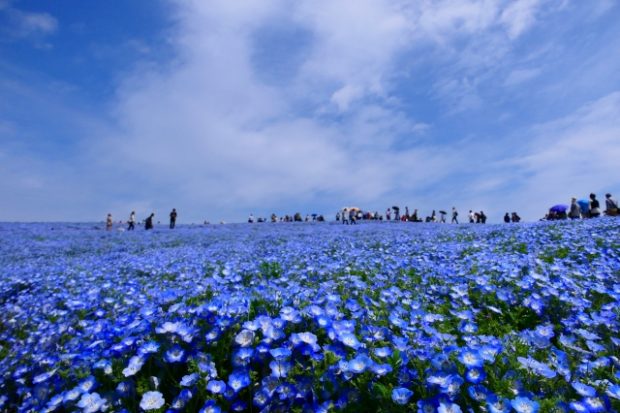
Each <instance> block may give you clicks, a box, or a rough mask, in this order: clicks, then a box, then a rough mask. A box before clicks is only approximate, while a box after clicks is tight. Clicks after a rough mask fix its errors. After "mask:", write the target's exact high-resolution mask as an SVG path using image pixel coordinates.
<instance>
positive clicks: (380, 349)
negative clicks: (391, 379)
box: [373, 347, 392, 358]
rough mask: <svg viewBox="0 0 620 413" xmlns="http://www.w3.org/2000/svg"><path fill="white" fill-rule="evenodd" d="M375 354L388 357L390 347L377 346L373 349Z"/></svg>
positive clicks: (390, 352)
mask: <svg viewBox="0 0 620 413" xmlns="http://www.w3.org/2000/svg"><path fill="white" fill-rule="evenodd" d="M373 352H374V353H375V356H377V357H380V358H385V357H390V356H391V355H392V349H390V348H389V347H377V348H376V349H374V350H373Z"/></svg>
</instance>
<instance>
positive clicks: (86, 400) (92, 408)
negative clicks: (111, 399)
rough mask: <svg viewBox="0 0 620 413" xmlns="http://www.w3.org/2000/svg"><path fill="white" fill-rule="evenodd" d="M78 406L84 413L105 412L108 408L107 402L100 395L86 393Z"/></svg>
mask: <svg viewBox="0 0 620 413" xmlns="http://www.w3.org/2000/svg"><path fill="white" fill-rule="evenodd" d="M77 406H78V407H79V408H81V409H82V411H83V412H84V413H95V412H98V411H100V410H101V411H103V410H104V409H103V408H104V407H105V406H106V400H105V399H102V398H101V396H100V395H99V393H84V394H83V395H82V398H81V399H80V401H79V402H78V404H77Z"/></svg>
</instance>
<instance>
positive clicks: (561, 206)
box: [549, 204, 568, 213]
mask: <svg viewBox="0 0 620 413" xmlns="http://www.w3.org/2000/svg"><path fill="white" fill-rule="evenodd" d="M567 209H568V205H564V204H557V205H554V206H552V207H551V208H549V211H553V212H556V213H559V212H566V210H567Z"/></svg>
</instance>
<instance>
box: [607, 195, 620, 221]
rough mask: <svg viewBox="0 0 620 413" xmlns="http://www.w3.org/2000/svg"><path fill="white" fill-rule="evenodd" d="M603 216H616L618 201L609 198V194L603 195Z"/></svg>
mask: <svg viewBox="0 0 620 413" xmlns="http://www.w3.org/2000/svg"><path fill="white" fill-rule="evenodd" d="M605 215H609V216H610V217H615V216H617V215H618V201H616V200H615V199H613V198H612V197H611V194H605Z"/></svg>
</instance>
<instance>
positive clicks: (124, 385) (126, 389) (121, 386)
mask: <svg viewBox="0 0 620 413" xmlns="http://www.w3.org/2000/svg"><path fill="white" fill-rule="evenodd" d="M131 390H132V386H131V384H130V383H129V382H126V381H122V382H120V383H118V385H117V386H116V392H117V393H118V394H120V395H121V396H123V397H125V396H128V395H129V393H130V392H131Z"/></svg>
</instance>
